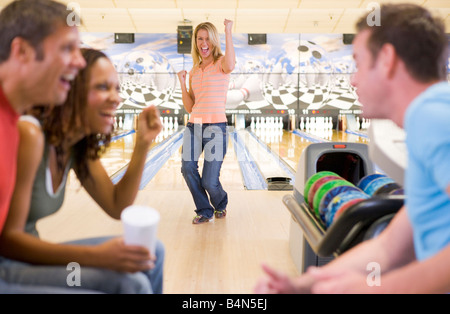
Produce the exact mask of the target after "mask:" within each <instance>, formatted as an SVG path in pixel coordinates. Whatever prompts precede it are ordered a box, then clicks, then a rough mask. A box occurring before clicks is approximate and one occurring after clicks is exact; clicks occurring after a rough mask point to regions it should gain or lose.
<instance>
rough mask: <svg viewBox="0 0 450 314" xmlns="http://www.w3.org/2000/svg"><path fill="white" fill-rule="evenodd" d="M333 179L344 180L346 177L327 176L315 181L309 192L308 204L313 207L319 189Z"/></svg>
mask: <svg viewBox="0 0 450 314" xmlns="http://www.w3.org/2000/svg"><path fill="white" fill-rule="evenodd" d="M333 180H344V179H343V178H341V177H339V176H325V177H322V178H320V179H318V180H317V181H316V182H314V184H313V185H312V186H311V188H310V189H309V193H308V204H309V207H311V209H313V202H314V196H315V195H316V192H317V190H318V189H319V188H320V187H321V186H322V185H324V184H325V183H327V182H329V181H333Z"/></svg>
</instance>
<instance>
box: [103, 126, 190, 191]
mask: <svg viewBox="0 0 450 314" xmlns="http://www.w3.org/2000/svg"><path fill="white" fill-rule="evenodd" d="M183 134H184V126H183V127H180V128H179V129H178V131H177V132H176V133H174V134H173V135H172V136H171V137H169V138H167V139H165V140H164V141H163V142H161V143H160V144H159V145H157V146H155V147H153V148H152V149H151V150H150V151H149V152H148V154H147V159H146V162H145V166H144V170H143V173H142V179H141V183H140V185H139V189H140V190H142V189H144V188H145V186H146V185H147V184H148V183H149V182H150V181H151V179H153V177H154V176H155V175H156V173H157V172H158V171H159V169H161V168H162V166H163V165H164V164H165V163H166V162H167V160H169V158H170V157H171V156H172V155H173V153H175V152H176V151H177V150H178V149H179V148H180V146H181V144H183ZM127 168H128V165H127V166H125V167H123V168H122V169H121V170H120V171H118V172H116V173H115V174H114V175H113V176H111V181H112V182H113V184H116V183H117V182H119V181H120V179H122V177H123V176H124V174H125V172H126V170H127Z"/></svg>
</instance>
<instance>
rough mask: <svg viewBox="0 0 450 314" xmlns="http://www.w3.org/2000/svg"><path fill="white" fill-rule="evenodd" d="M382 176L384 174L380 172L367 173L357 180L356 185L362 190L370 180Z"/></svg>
mask: <svg viewBox="0 0 450 314" xmlns="http://www.w3.org/2000/svg"><path fill="white" fill-rule="evenodd" d="M382 177H386V175H385V174H380V173H374V174H369V175H367V176H365V177H363V178H361V180H359V182H358V184H357V187H359V188H360V189H361V190H363V191H364V189H365V188H366V186H367V185H368V184H369V183H370V182H372V181H373V180H375V179H378V178H382Z"/></svg>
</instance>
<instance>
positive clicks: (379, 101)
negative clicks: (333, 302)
mask: <svg viewBox="0 0 450 314" xmlns="http://www.w3.org/2000/svg"><path fill="white" fill-rule="evenodd" d="M380 17H381V19H380V21H381V25H380V26H369V25H368V23H367V19H366V17H363V18H361V20H360V21H359V23H358V24H357V30H358V34H357V35H356V37H355V40H354V42H353V44H354V46H353V49H354V59H355V62H356V65H357V68H358V69H357V72H356V73H355V74H354V76H353V79H352V85H354V86H355V87H356V89H357V94H358V96H359V100H360V102H361V103H362V105H363V112H364V116H365V117H366V118H380V119H390V120H392V121H394V122H395V123H396V124H397V125H399V126H400V127H404V129H405V131H406V133H407V140H406V144H407V149H408V158H409V159H408V168H407V169H406V172H405V189H406V204H405V207H404V208H402V209H401V210H400V211H399V213H398V214H397V215H396V217H395V218H394V219H393V220H392V222H391V223H390V224H389V226H388V227H387V228H386V229H385V230H384V232H383V233H382V234H381V235H380V236H378V237H377V238H375V239H372V240H369V241H365V242H362V243H361V244H360V245H358V246H356V247H355V248H353V249H351V250H349V251H347V252H346V253H345V254H343V255H341V256H339V257H338V258H337V259H335V260H334V261H333V262H331V263H329V264H327V265H325V266H323V267H321V268H310V269H309V270H308V271H307V272H306V273H305V274H304V275H302V276H300V277H298V278H289V277H288V276H286V275H284V274H282V273H279V272H278V271H275V270H273V269H271V268H269V267H267V266H264V270H265V271H266V273H267V274H268V277H267V278H264V279H262V280H261V281H260V282H259V283H258V285H257V286H256V288H255V290H256V292H263V293H295V292H303V293H308V292H313V293H448V292H450V268H449V267H448V261H449V258H450V162H449V160H450V138H449V134H450V123H448V121H449V119H450V86H449V84H448V82H446V81H445V79H446V61H447V58H448V48H447V47H448V40H447V37H446V35H445V27H444V24H443V22H442V21H441V20H440V19H437V18H434V17H433V16H432V15H431V14H430V12H429V11H427V10H426V9H424V8H422V7H420V6H417V5H411V4H401V5H400V4H399V5H383V6H382V7H381V11H380ZM370 265H377V267H378V269H379V270H380V271H381V278H378V279H379V280H378V281H377V282H379V284H375V285H372V284H369V279H370V276H371V273H369V272H368V271H367V269H368V268H369V266H370Z"/></svg>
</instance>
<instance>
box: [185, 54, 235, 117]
mask: <svg viewBox="0 0 450 314" xmlns="http://www.w3.org/2000/svg"><path fill="white" fill-rule="evenodd" d="M222 58H223V57H221V58H219V60H217V61H216V62H215V63H211V64H209V65H208V66H207V67H206V68H205V69H204V70H202V69H201V68H200V67H199V66H196V67H194V68H193V69H192V70H191V72H189V76H190V77H191V78H192V82H191V85H192V91H193V92H194V96H195V104H194V107H193V108H192V112H191V117H190V119H189V122H191V123H221V122H226V121H227V117H226V115H225V103H226V100H227V91H228V84H229V81H230V74H225V73H224V72H223V70H222Z"/></svg>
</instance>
